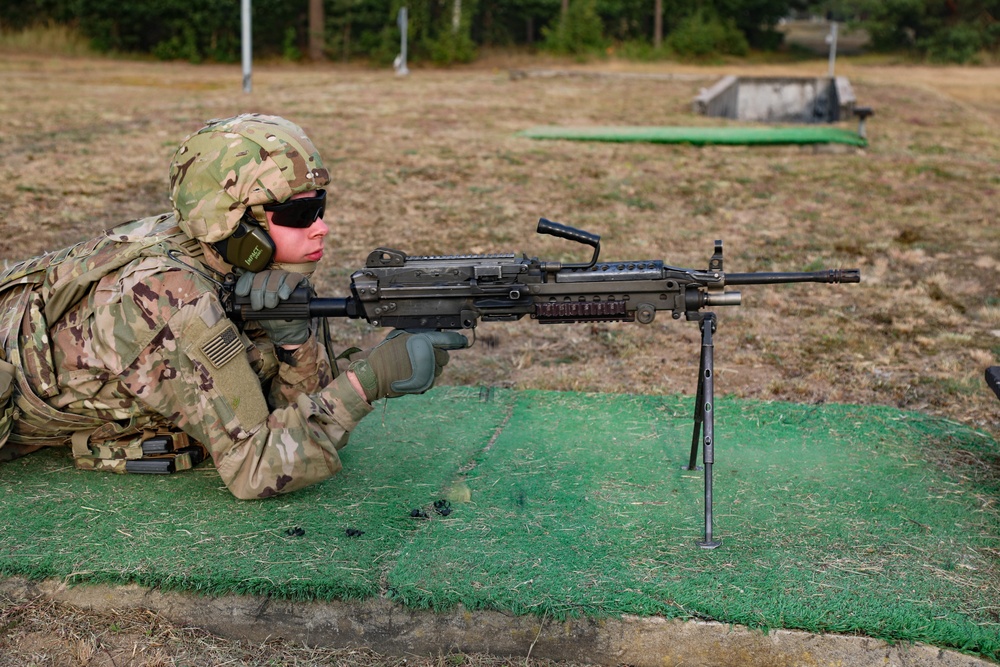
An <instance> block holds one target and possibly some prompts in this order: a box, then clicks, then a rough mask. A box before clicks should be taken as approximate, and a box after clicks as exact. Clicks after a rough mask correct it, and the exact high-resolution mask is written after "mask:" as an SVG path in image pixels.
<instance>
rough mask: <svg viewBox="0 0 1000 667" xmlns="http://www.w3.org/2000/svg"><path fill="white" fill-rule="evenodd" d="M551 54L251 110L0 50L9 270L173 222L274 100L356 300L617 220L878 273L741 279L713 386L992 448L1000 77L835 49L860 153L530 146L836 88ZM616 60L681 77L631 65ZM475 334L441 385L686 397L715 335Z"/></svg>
mask: <svg viewBox="0 0 1000 667" xmlns="http://www.w3.org/2000/svg"><path fill="white" fill-rule="evenodd" d="M537 64H538V63H537V62H532V61H526V60H524V59H522V58H518V59H509V60H508V59H504V58H502V57H499V56H497V57H496V58H494V59H493V60H492V61H490V62H486V63H480V64H479V65H478V66H476V67H472V68H463V69H455V70H450V71H432V70H420V69H417V70H416V71H414V73H413V74H412V75H411V76H410V77H409V78H407V79H397V78H396V77H394V76H393V75H392V73H391V72H387V71H373V70H368V69H361V68H334V67H318V66H316V67H291V66H268V67H261V68H258V71H257V72H256V73H255V77H254V92H253V94H252V95H244V94H242V92H241V90H240V71H239V68H238V67H231V66H202V67H194V66H189V65H185V64H161V63H143V62H125V61H110V60H86V59H59V58H44V57H37V56H26V55H18V54H5V55H4V57H3V59H2V61H0V85H2V88H3V90H4V91H5V92H4V95H3V97H2V98H0V116H2V117H3V118H4V123H3V124H2V125H0V229H2V231H3V233H2V234H0V258H2V259H4V260H12V259H20V258H23V257H26V256H29V255H32V254H35V253H40V252H42V251H44V250H47V249H51V248H54V247H59V246H63V245H65V244H68V243H70V242H74V241H77V240H80V239H82V238H85V237H89V236H91V235H93V234H95V233H96V232H98V231H99V230H101V229H104V228H105V227H108V226H110V225H112V224H114V223H117V222H120V221H124V220H127V219H130V218H134V217H139V216H143V215H149V214H153V213H158V212H161V211H163V210H165V209H166V208H167V200H166V195H165V192H166V183H165V181H166V165H167V162H168V159H169V157H170V155H171V153H172V151H173V150H174V148H175V147H176V145H177V143H178V142H179V141H180V139H181V138H183V137H184V136H185V135H186V134H187V133H188V132H190V131H193V130H195V129H197V128H198V127H199V126H200V125H201V124H202V122H203V121H204V120H206V119H209V118H212V117H221V116H228V115H232V114H234V113H237V112H242V111H262V112H269V113H277V114H281V115H284V116H287V117H289V118H291V119H293V120H296V121H297V122H299V123H300V124H302V125H303V126H305V127H306V128H307V130H308V131H309V132H310V134H311V136H312V137H313V138H314V140H315V141H316V143H317V144H318V145H319V146H320V147H321V149H322V150H323V152H324V155H325V156H326V158H327V160H328V161H329V162H330V163H331V165H332V167H333V169H334V173H335V174H336V181H337V182H336V185H335V186H334V188H333V196H334V199H335V201H336V204H335V206H334V207H333V208H332V211H331V214H330V215H329V216H328V221H329V222H331V223H332V225H333V228H334V231H333V233H332V234H331V237H330V239H329V242H328V256H327V257H328V259H327V260H325V264H326V265H325V268H324V269H323V270H322V274H321V275H320V276H319V279H318V282H319V287H320V290H321V292H323V293H325V294H327V295H330V296H334V295H342V294H344V293H345V291H346V285H347V282H346V281H347V276H348V275H349V274H350V272H351V271H352V270H353V269H354V268H356V267H358V266H360V265H361V264H362V263H363V261H364V258H365V256H366V255H367V253H368V251H370V250H371V249H373V248H375V247H376V246H379V245H391V246H395V247H398V248H401V249H403V250H405V251H407V252H409V253H410V254H433V253H450V252H460V251H461V252H486V251H516V252H521V251H524V252H527V253H529V254H531V255H538V256H541V257H548V258H569V257H573V256H575V257H582V256H583V255H584V254H586V253H581V252H579V251H576V250H575V249H574V248H571V247H568V244H567V243H566V242H565V241H558V240H555V239H551V238H549V237H536V236H535V234H534V232H533V230H534V222H535V220H536V219H537V218H538V217H539V216H545V217H549V218H551V219H554V220H558V221H561V222H564V223H567V224H571V225H574V226H578V227H582V228H585V229H588V230H590V231H593V232H596V233H600V234H601V235H602V236H603V244H602V245H603V247H604V254H603V256H604V257H605V258H606V259H647V258H663V259H665V260H666V261H668V262H669V263H671V264H675V265H683V266H691V267H694V268H704V267H705V266H706V264H707V260H708V256H709V255H710V254H711V249H712V241H713V239H716V238H722V239H724V240H725V241H726V248H727V253H728V255H727V269H728V270H729V271H753V270H802V269H806V268H815V267H819V266H833V267H858V268H860V269H861V271H862V274H863V282H862V284H860V285H849V286H836V287H829V286H815V287H809V286H787V287H747V288H744V290H743V291H744V304H745V305H744V306H743V307H741V308H729V309H720V313H719V316H720V327H719V334H718V336H717V337H716V341H715V342H716V365H717V372H718V380H717V382H716V391H718V392H721V393H724V394H735V395H738V396H744V397H754V398H759V399H779V400H790V401H797V402H817V403H818V402H823V401H839V402H851V403H862V404H885V405H893V406H899V407H902V408H906V409H912V410H920V411H926V412H929V413H933V414H936V415H940V416H943V417H947V418H950V419H953V420H956V421H959V422H962V423H965V424H968V425H969V426H971V427H973V428H976V429H980V430H984V431H987V432H989V433H991V434H992V435H994V436H997V435H1000V406H998V404H997V402H996V399H995V398H994V397H993V395H992V394H991V393H990V392H989V390H988V389H987V388H986V387H985V384H984V382H983V380H982V374H983V369H984V368H985V367H986V366H988V365H991V364H995V363H998V358H1000V228H998V224H997V219H998V207H1000V206H998V202H1000V197H998V190H1000V133H998V132H997V130H998V127H1000V69H997V68H992V69H987V68H935V67H902V66H886V65H880V64H878V63H877V62H876V61H874V60H872V59H867V60H858V61H850V60H843V59H842V60H841V61H840V62H839V63H838V74H841V75H846V76H848V77H850V79H851V82H852V84H853V85H854V88H855V91H856V92H857V94H858V97H859V99H860V101H861V103H862V104H867V105H871V106H873V107H874V108H875V110H876V114H877V115H876V116H875V117H874V118H873V119H872V120H871V121H870V122H869V135H870V138H871V142H872V144H871V146H870V147H869V148H868V149H867V150H865V151H863V152H853V151H822V150H813V149H809V148H789V147H759V148H740V147H725V148H723V147H709V148H692V147H687V146H663V145H618V144H598V143H572V142H537V141H531V140H528V139H524V138H520V137H517V136H515V133H516V132H517V131H518V130H522V129H525V128H528V127H532V126H535V125H544V124H561V125H615V124H621V125H669V124H673V125H692V124H704V123H707V122H709V121H707V120H705V119H702V118H697V117H693V116H692V115H691V113H690V103H691V99H692V97H693V96H694V95H695V94H696V93H697V92H698V90H699V88H702V87H705V86H708V85H710V84H711V83H712V82H713V81H714V80H715V79H716V78H717V77H719V76H721V75H723V74H729V73H738V74H749V73H754V74H762V73H769V74H779V73H781V74H795V75H810V76H812V75H822V74H824V73H825V72H826V62H825V61H813V62H808V63H799V64H788V65H775V66H750V65H742V64H738V63H736V64H731V65H728V66H725V67H721V66H720V67H696V66H692V65H673V64H659V65H631V64H623V63H620V62H605V63H599V64H596V65H590V66H587V67H584V66H579V65H568V64H566V63H560V62H547V63H543V66H549V67H558V68H560V69H577V70H586V71H588V72H597V73H601V74H604V75H606V76H592V77H553V78H540V77H529V78H526V79H521V80H517V81H514V80H511V79H510V77H509V76H508V75H507V69H506V68H507V67H508V66H517V67H526V66H532V65H537ZM623 72H632V73H657V74H674V75H677V76H675V77H674V78H672V79H670V78H659V79H653V78H646V79H637V78H635V77H631V78H629V77H616V76H615V74H619V73H623ZM334 329H335V333H336V335H337V336H338V338H339V339H340V340H341V341H342V342H343V343H344V344H345V345H353V344H362V343H369V344H370V343H374V342H375V341H377V340H378V338H379V337H380V336H381V332H377V331H371V330H370V329H369V328H368V327H367V326H366V325H363V324H361V323H358V322H346V321H343V322H336V323H335V327H334ZM480 339H481V340H480V343H481V344H480V345H478V346H477V347H476V348H474V349H472V350H470V351H467V352H463V353H460V354H456V355H454V357H453V359H454V361H453V363H452V365H451V366H449V371H448V373H447V374H446V376H445V378H444V379H445V381H446V382H451V383H469V384H493V385H504V386H513V387H517V388H542V389H557V390H581V391H610V392H643V393H661V392H662V393H676V392H683V393H688V394H690V393H692V392H693V390H694V385H695V380H696V377H695V374H696V369H697V363H698V333H697V330H696V328H695V325H693V324H689V323H684V322H673V321H672V320H670V319H669V318H665V317H660V318H658V319H657V321H656V322H655V323H654V324H653V325H651V326H646V327H644V326H639V325H593V326H589V325H574V326H550V327H542V326H537V325H535V324H533V323H532V322H530V321H525V322H518V323H512V324H488V325H484V326H483V327H482V328H481V329H480ZM483 342H485V343H487V344H482V343H483ZM5 609H7V611H5V612H3V613H5V614H7V615H8V616H9V615H10V614H11V613H15V614H16V612H11V611H10V607H9V606H7V607H5ZM57 616H58V613H57ZM0 625H2V624H0ZM6 632H7V633H9V632H11V631H10V630H7V631H6ZM3 636H4V635H3V634H0V637H3ZM8 636H9V635H8ZM24 637H26V635H25V636H24ZM302 660H303V664H311V663H307V662H305V658H303V659H302ZM330 660H331V661H333V662H337V661H338V660H339V658H331V659H330ZM49 664H58V663H51V662H50V663H49ZM70 664H75V663H70ZM94 664H98V663H96V662H95V663H94ZM117 664H122V663H121V662H119V663H117ZM136 664H140V663H136ZM153 664H155V663H153ZM279 664H280V663H279Z"/></svg>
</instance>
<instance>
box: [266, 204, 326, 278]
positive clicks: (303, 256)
mask: <svg viewBox="0 0 1000 667" xmlns="http://www.w3.org/2000/svg"><path fill="white" fill-rule="evenodd" d="M314 196H316V191H315V190H310V191H309V192H301V193H299V194H297V195H292V199H302V198H306V197H314ZM271 216H272V214H271V212H270V211H268V212H267V233H268V234H270V235H271V238H272V239H273V240H274V261H275V262H278V263H280V264H303V263H305V262H318V261H319V260H320V259H322V257H323V241H324V239H325V238H326V235H327V234H329V233H330V228H329V227H327V225H326V223H325V222H323V218H317V219H316V222H314V223H312V224H311V225H309V226H308V227H282V226H281V225H275V224H273V223H272V222H271Z"/></svg>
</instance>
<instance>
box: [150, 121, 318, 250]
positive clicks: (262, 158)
mask: <svg viewBox="0 0 1000 667" xmlns="http://www.w3.org/2000/svg"><path fill="white" fill-rule="evenodd" d="M329 182H330V172H329V171H327V169H326V167H325V166H324V165H323V160H322V158H320V155H319V152H318V151H317V150H316V146H314V145H313V143H312V141H311V140H310V139H309V137H307V136H306V135H305V132H303V131H302V128H300V127H299V126H298V125H296V124H294V123H292V122H289V121H287V120H285V119H284V118H280V117H278V116H265V115H262V114H242V115H240V116H235V117H233V118H225V119H221V120H212V121H209V122H208V125H206V126H205V127H203V128H202V129H200V130H198V131H197V132H195V133H194V134H192V135H191V136H189V137H187V138H186V139H185V140H184V141H183V142H182V143H181V146H180V148H178V149H177V152H176V153H175V154H174V158H173V160H172V161H171V163H170V201H171V202H172V203H173V208H174V213H175V214H176V216H177V222H178V224H179V225H180V227H181V229H183V230H184V232H185V233H187V234H188V235H189V236H191V237H193V238H196V239H199V240H201V241H205V242H207V243H214V242H216V241H221V240H222V239H225V238H227V237H229V236H230V235H231V234H232V233H233V232H234V231H235V230H236V227H237V225H238V224H239V221H240V219H241V218H242V217H243V213H244V212H245V211H246V210H247V209H248V208H251V207H259V206H260V205H263V204H268V203H273V202H282V201H285V200H286V199H288V198H289V197H291V196H292V195H294V194H297V193H299V192H307V191H309V190H316V189H318V188H322V187H324V186H326V185H327V184H329ZM251 211H252V212H253V213H254V214H255V216H256V217H257V218H258V219H259V220H260V222H261V223H262V224H264V223H265V221H264V220H263V219H261V218H262V217H263V214H262V212H261V211H260V209H259V208H258V209H257V210H256V211H254V210H253V208H251Z"/></svg>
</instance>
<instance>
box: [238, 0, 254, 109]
mask: <svg viewBox="0 0 1000 667" xmlns="http://www.w3.org/2000/svg"><path fill="white" fill-rule="evenodd" d="M240 19H241V22H242V28H243V34H242V37H241V40H242V50H243V92H244V93H249V92H250V89H251V88H252V82H251V79H252V77H253V64H252V61H253V58H252V55H251V52H252V49H253V42H252V37H251V30H250V0H240Z"/></svg>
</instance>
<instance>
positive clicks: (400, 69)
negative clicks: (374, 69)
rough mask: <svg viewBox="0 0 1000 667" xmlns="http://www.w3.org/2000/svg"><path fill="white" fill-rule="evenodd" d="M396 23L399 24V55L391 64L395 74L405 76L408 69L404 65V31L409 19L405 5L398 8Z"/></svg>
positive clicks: (406, 28)
mask: <svg viewBox="0 0 1000 667" xmlns="http://www.w3.org/2000/svg"><path fill="white" fill-rule="evenodd" d="M396 25H398V26H399V55H398V56H396V62H394V63H393V66H394V67H395V68H396V76H406V75H407V74H409V73H410V70H409V69H407V67H406V33H407V32H409V21H408V19H407V16H406V7H400V8H399V14H397V15H396Z"/></svg>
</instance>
